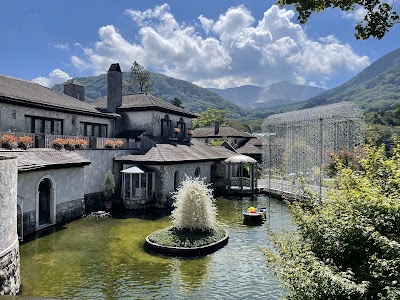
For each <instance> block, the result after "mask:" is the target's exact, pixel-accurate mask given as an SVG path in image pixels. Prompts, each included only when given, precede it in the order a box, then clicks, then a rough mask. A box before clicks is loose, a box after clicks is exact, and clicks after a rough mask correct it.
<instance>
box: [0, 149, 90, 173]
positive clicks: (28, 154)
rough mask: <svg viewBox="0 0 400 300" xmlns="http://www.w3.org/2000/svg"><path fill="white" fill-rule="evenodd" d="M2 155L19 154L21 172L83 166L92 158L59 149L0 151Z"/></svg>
mask: <svg viewBox="0 0 400 300" xmlns="http://www.w3.org/2000/svg"><path fill="white" fill-rule="evenodd" d="M0 155H1V156H17V157H18V171H19V172H27V171H36V170H41V169H58V168H72V167H83V166H85V165H88V164H90V160H88V159H86V158H83V157H82V156H80V155H79V154H78V153H76V152H74V151H59V150H54V149H40V150H36V149H31V150H23V151H0Z"/></svg>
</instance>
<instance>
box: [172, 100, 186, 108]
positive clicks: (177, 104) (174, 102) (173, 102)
mask: <svg viewBox="0 0 400 300" xmlns="http://www.w3.org/2000/svg"><path fill="white" fill-rule="evenodd" d="M171 104H172V105H175V106H177V107H180V108H184V107H183V106H182V101H181V100H179V98H177V97H175V98H174V100H172V101H171Z"/></svg>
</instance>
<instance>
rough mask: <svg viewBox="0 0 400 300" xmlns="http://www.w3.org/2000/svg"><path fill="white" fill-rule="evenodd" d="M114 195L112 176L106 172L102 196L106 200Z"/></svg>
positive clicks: (109, 172)
mask: <svg viewBox="0 0 400 300" xmlns="http://www.w3.org/2000/svg"><path fill="white" fill-rule="evenodd" d="M114 193H115V178H114V174H113V173H112V172H111V171H110V170H108V171H107V173H106V175H105V176H104V183H103V195H104V197H106V199H110V198H111V197H112V196H113V195H114Z"/></svg>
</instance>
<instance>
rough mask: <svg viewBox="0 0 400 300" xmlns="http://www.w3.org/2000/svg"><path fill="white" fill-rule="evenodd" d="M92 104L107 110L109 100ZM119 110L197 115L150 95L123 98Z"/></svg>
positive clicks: (132, 95)
mask: <svg viewBox="0 0 400 300" xmlns="http://www.w3.org/2000/svg"><path fill="white" fill-rule="evenodd" d="M92 104H93V105H94V106H95V107H97V108H99V109H101V110H102V111H106V110H107V98H106V97H103V98H101V99H99V100H97V101H94V102H92ZM118 110H156V111H163V112H170V113H174V114H177V115H181V116H186V117H190V118H195V117H196V115H195V114H193V113H191V112H189V111H187V110H185V109H183V108H180V107H177V106H175V105H173V104H171V103H168V102H165V101H163V100H161V99H159V98H156V97H154V96H152V95H150V94H128V95H123V96H122V105H121V106H120V107H118V108H117V111H118Z"/></svg>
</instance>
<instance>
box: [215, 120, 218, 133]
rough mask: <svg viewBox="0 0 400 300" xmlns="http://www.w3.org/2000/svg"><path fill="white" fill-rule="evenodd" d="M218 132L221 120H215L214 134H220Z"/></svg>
mask: <svg viewBox="0 0 400 300" xmlns="http://www.w3.org/2000/svg"><path fill="white" fill-rule="evenodd" d="M218 133H219V122H215V126H214V134H218Z"/></svg>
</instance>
